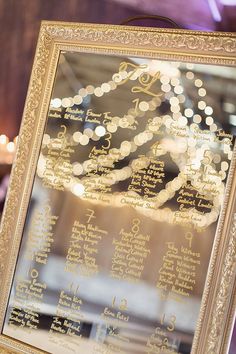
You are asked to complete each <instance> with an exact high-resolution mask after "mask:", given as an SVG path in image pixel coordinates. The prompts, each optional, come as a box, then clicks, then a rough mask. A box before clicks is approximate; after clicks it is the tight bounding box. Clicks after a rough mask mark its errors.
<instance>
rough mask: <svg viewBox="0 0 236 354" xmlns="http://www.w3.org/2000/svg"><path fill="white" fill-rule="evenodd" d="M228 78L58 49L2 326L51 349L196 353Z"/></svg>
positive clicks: (222, 155)
mask: <svg viewBox="0 0 236 354" xmlns="http://www.w3.org/2000/svg"><path fill="white" fill-rule="evenodd" d="M235 78H236V73H235V69H233V68H227V67H217V66H208V65H199V64H184V63H175V62H167V61H166V62H164V61H157V60H149V59H140V58H122V57H116V56H102V55H95V54H81V53H61V55H60V60H59V65H58V70H57V74H56V79H55V84H54V89H53V94H52V99H51V102H50V107H49V111H48V120H47V124H46V129H45V133H44V136H43V141H42V147H41V152H40V156H39V161H38V166H37V172H36V178H35V182H34V187H33V193H32V198H31V203H30V207H29V210H28V216H27V221H26V225H25V230H24V235H23V239H22V245H21V250H20V256H19V260H18V264H17V270H16V274H15V277H14V282H13V286H12V291H11V296H10V300H9V305H8V310H7V315H6V322H5V325H4V331H3V333H5V334H7V335H9V336H12V337H14V338H17V339H19V340H23V339H22V338H23V337H22V336H24V342H26V343H29V344H31V345H33V346H35V347H37V348H40V349H43V350H46V351H48V352H50V353H62V352H63V354H64V353H71V352H72V353H79V352H81V353H83V352H85V351H87V352H88V353H93V354H97V353H104V354H105V353H106V354H111V353H126V354H127V353H129V354H131V353H132V354H134V353H135V354H137V353H149V354H152V353H162V354H170V353H172V354H173V353H180V354H189V353H190V352H191V348H192V343H193V336H194V333H195V328H196V323H197V319H198V316H199V311H200V305H201V299H202V294H203V289H204V285H205V279H206V274H207V269H208V265H209V259H210V255H211V251H212V244H213V241H214V237H215V230H216V224H217V223H216V221H217V219H218V216H219V213H220V209H221V206H222V204H223V201H224V195H225V188H226V187H225V185H226V179H227V176H228V171H229V167H230V161H231V159H232V150H233V143H234V133H235V131H234V130H235V128H234V127H235V125H236V114H235V105H234V101H235V94H234V92H236V90H235Z"/></svg>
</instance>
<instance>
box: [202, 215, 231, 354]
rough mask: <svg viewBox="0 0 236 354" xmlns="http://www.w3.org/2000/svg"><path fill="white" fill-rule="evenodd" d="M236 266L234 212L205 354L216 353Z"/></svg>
mask: <svg viewBox="0 0 236 354" xmlns="http://www.w3.org/2000/svg"><path fill="white" fill-rule="evenodd" d="M235 267H236V213H234V216H233V221H232V226H231V230H230V239H229V244H228V252H227V254H226V256H225V260H224V263H223V268H222V278H221V282H220V284H219V286H218V289H217V291H216V293H217V296H216V300H215V304H214V311H212V314H211V328H210V331H209V336H208V342H207V347H206V354H215V353H218V351H219V348H220V340H221V334H222V321H223V320H224V318H225V308H226V305H227V302H228V301H229V297H230V288H231V287H232V282H233V281H234V274H235Z"/></svg>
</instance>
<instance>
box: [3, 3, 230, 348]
mask: <svg viewBox="0 0 236 354" xmlns="http://www.w3.org/2000/svg"><path fill="white" fill-rule="evenodd" d="M148 14H152V15H153V14H156V15H162V16H167V17H169V18H171V19H173V20H174V21H176V22H177V23H178V24H179V26H180V27H181V28H186V29H196V30H201V31H231V32H235V31H236V0H191V1H186V0H31V1H30V0H0V44H1V47H0V53H1V54H0V213H1V209H2V207H3V204H4V198H5V194H6V190H7V185H8V176H9V173H10V169H11V163H12V158H13V155H14V151H15V143H16V139H15V137H16V136H17V134H18V131H19V127H20V123H21V117H22V111H23V107H24V102H25V97H26V92H27V86H28V82H29V78H30V72H31V68H32V62H33V56H34V52H35V48H36V42H37V36H38V31H39V27H40V22H41V20H60V21H74V22H91V23H111V24H120V23H121V22H122V21H123V20H125V19H126V18H127V17H130V16H135V15H148ZM133 24H135V25H137V24H138V25H145V26H154V27H165V26H169V25H168V24H165V23H163V22H160V21H159V22H158V21H154V20H142V21H141V22H140V21H139V22H134V23H133ZM235 337H236V330H235V331H234V338H235ZM235 353H236V338H235V339H234V342H233V343H232V345H231V349H230V354H235Z"/></svg>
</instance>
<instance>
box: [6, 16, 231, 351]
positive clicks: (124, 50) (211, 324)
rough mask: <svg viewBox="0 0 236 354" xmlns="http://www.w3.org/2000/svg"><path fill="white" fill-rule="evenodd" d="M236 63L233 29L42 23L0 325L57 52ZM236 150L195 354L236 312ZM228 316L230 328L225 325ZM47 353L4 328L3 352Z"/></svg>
mask: <svg viewBox="0 0 236 354" xmlns="http://www.w3.org/2000/svg"><path fill="white" fill-rule="evenodd" d="M63 49H71V50H74V51H80V52H91V53H103V54H116V55H124V54H128V55H133V56H141V57H142V56H143V57H149V58H150V57H155V58H158V59H168V60H181V61H189V62H197V63H209V64H214V65H228V66H236V34H233V33H205V32H198V31H186V30H169V29H154V28H140V27H129V26H112V25H97V24H76V23H62V22H47V21H44V22H42V25H41V29H40V34H39V40H38V45H37V49H36V55H35V60H34V65H33V69H32V75H31V80H30V84H29V89H28V95H27V99H26V105H25V109H24V113H23V122H22V126H21V130H20V134H19V141H18V148H17V153H16V157H15V162H14V165H13V170H12V174H11V180H10V188H9V191H8V194H7V200H6V205H5V209H4V213H3V219H2V228H1V234H0V288H1V290H2V291H1V294H2V295H1V299H0V326H1V328H2V326H3V321H4V314H5V311H6V304H7V300H8V296H9V291H10V287H11V282H12V277H13V273H14V268H15V264H16V259H17V254H18V251H19V245H20V240H21V235H22V231H23V227H24V221H25V217H26V212H27V207H28V203H29V199H30V193H31V187H32V184H33V179H34V173H35V170H36V164H37V158H38V155H39V149H40V145H41V140H42V136H43V131H44V126H45V122H46V115H47V107H48V105H49V100H50V95H51V92H52V87H53V82H54V77H55V72H56V67H57V62H58V58H59V54H60V51H61V50H63ZM235 155H236V151H235V152H234V157H233V161H232V166H231V170H230V173H229V183H228V186H227V191H226V196H225V201H224V206H223V210H222V213H221V217H220V221H219V224H218V230H217V234H216V237H215V243H214V247H213V252H212V258H211V263H210V266H209V270H208V276H207V281H206V285H205V290H204V296H203V299H202V306H201V313H200V317H199V321H198V326H197V330H196V333H195V339H194V344H193V349H192V354H224V353H227V347H228V342H229V337H230V331H231V327H232V322H233V315H234V311H235V305H236V304H235V298H234V296H235V284H236V283H235V275H236V177H235V165H236V156H235ZM223 323H226V325H225V327H224V326H223V325H222V324H223ZM13 352H19V353H20V352H21V353H42V351H40V350H36V349H34V348H32V347H30V346H29V345H26V344H23V343H20V342H18V341H17V340H14V339H9V338H8V337H6V336H4V335H0V353H13Z"/></svg>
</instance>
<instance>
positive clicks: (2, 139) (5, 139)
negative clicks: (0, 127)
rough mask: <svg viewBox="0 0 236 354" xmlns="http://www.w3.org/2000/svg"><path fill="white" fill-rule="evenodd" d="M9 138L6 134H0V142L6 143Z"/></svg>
mask: <svg viewBox="0 0 236 354" xmlns="http://www.w3.org/2000/svg"><path fill="white" fill-rule="evenodd" d="M8 141H9V139H8V137H7V136H6V135H4V134H2V135H0V144H2V145H6V144H7V143H8Z"/></svg>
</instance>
